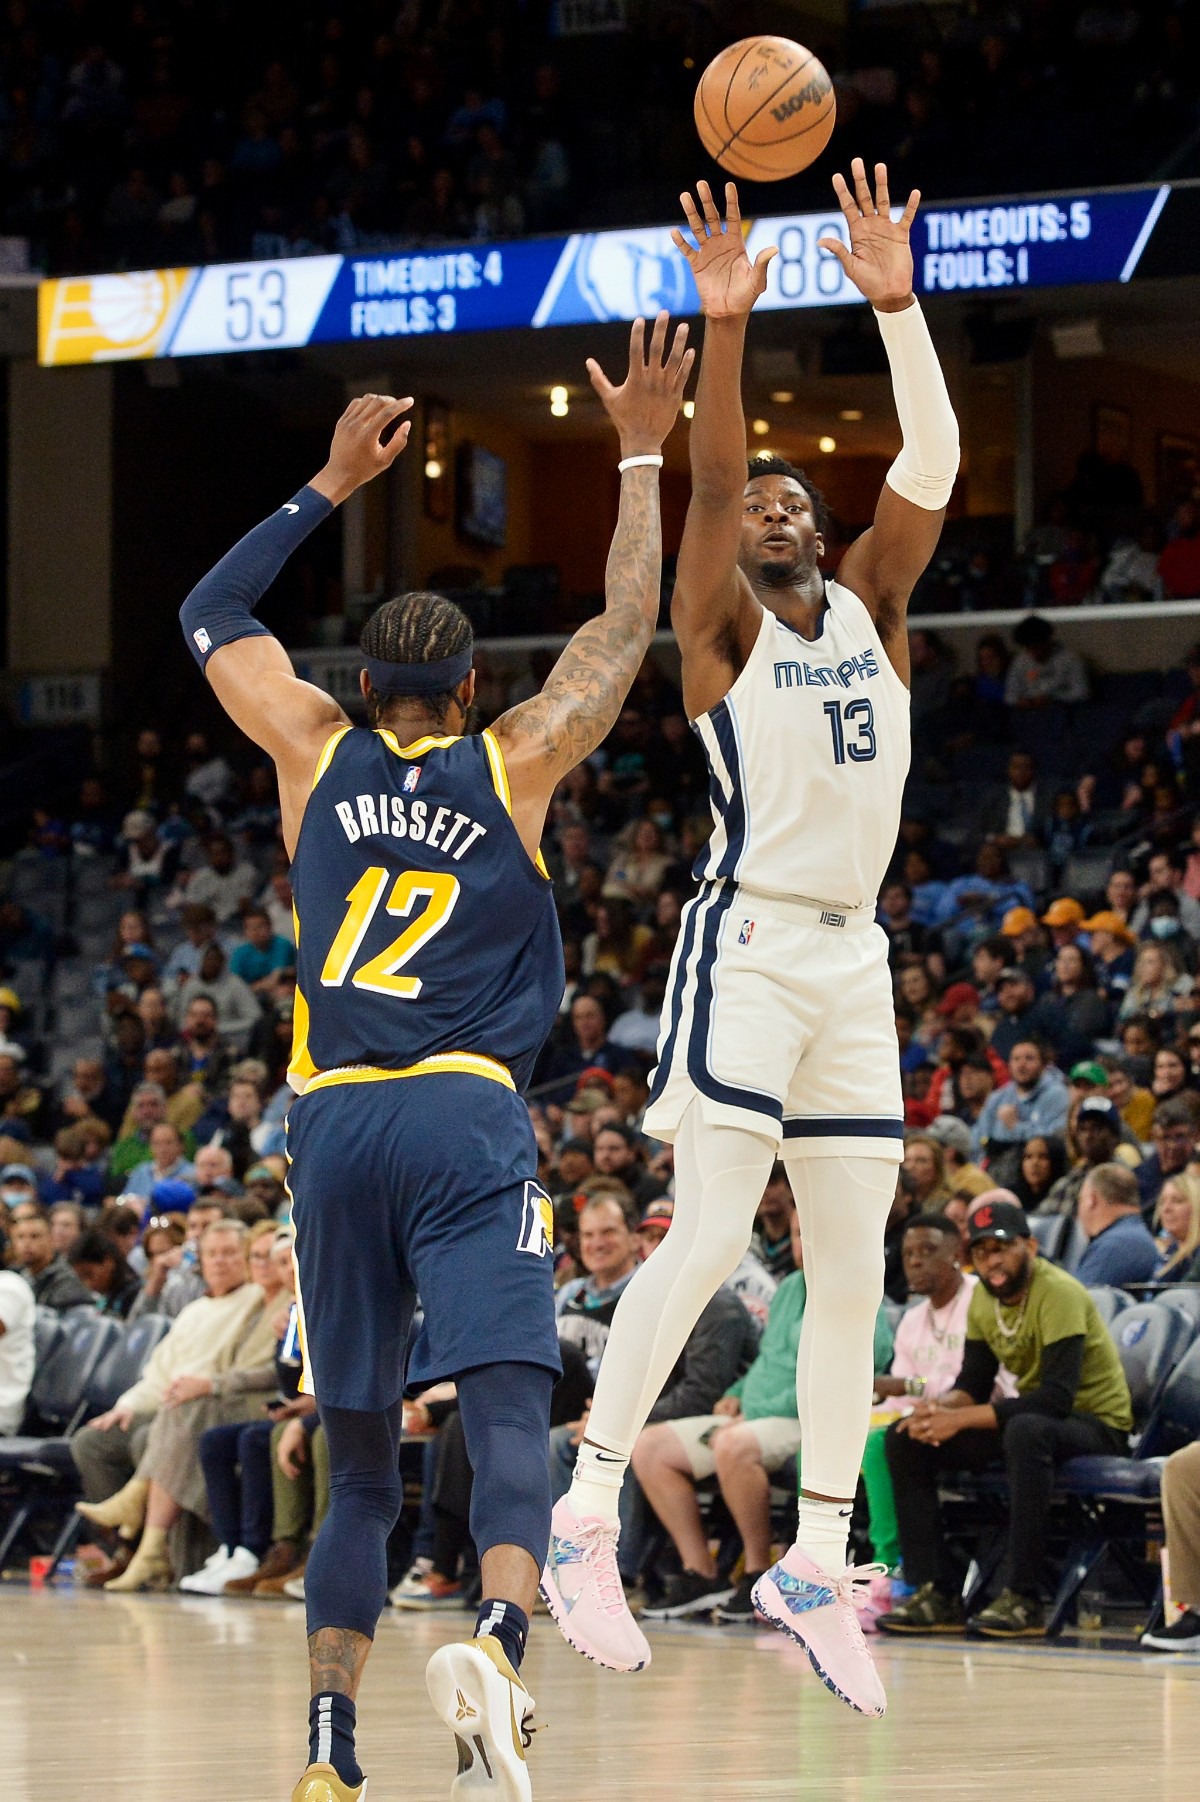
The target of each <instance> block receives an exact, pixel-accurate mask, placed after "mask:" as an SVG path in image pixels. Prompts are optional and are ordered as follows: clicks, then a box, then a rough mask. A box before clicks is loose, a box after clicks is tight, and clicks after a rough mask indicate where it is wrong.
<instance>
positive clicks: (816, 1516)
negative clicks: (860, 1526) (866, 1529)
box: [796, 1495, 851, 1571]
mask: <svg viewBox="0 0 1200 1802" xmlns="http://www.w3.org/2000/svg"><path fill="white" fill-rule="evenodd" d="M850 1510H851V1504H850V1503H849V1502H817V1501H813V1500H812V1498H811V1497H809V1496H807V1495H802V1496H801V1497H800V1506H799V1509H798V1510H797V1522H796V1544H797V1545H798V1546H799V1547H800V1550H801V1551H802V1552H803V1553H804V1554H805V1556H806V1557H808V1558H811V1559H812V1561H813V1563H814V1564H819V1565H820V1566H821V1569H822V1570H827V1571H841V1570H845V1568H846V1564H847V1560H848V1553H849V1549H850Z"/></svg>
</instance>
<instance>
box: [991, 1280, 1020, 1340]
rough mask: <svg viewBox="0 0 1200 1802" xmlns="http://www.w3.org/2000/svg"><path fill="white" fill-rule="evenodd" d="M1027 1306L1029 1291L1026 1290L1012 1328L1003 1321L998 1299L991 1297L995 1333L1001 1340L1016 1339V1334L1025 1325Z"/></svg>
mask: <svg viewBox="0 0 1200 1802" xmlns="http://www.w3.org/2000/svg"><path fill="white" fill-rule="evenodd" d="M1028 1306H1029V1291H1028V1289H1026V1291H1025V1295H1024V1299H1023V1300H1022V1302H1021V1312H1020V1313H1019V1314H1018V1315H1017V1318H1016V1321H1015V1323H1014V1324H1013V1325H1012V1326H1009V1324H1008V1322H1007V1321H1006V1320H1005V1319H1004V1317H1003V1316H1002V1314H1001V1312H1000V1303H999V1301H998V1299H997V1298H996V1296H994V1295H993V1297H992V1309H993V1311H994V1313H995V1316H996V1331H997V1332H998V1333H999V1334H1000V1335H1001V1337H1002V1338H1005V1339H1015V1338H1016V1337H1017V1335H1018V1333H1019V1332H1020V1331H1021V1328H1022V1326H1023V1325H1024V1324H1025V1310H1026V1308H1027V1307H1028Z"/></svg>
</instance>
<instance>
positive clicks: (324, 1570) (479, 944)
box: [180, 313, 694, 1802]
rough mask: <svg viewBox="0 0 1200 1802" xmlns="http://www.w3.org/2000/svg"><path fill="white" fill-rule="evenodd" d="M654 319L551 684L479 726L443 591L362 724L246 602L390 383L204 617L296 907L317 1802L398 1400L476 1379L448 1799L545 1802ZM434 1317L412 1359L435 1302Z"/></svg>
mask: <svg viewBox="0 0 1200 1802" xmlns="http://www.w3.org/2000/svg"><path fill="white" fill-rule="evenodd" d="M686 344H687V327H686V326H680V327H679V328H678V330H677V331H676V333H675V336H674V339H673V342H672V344H671V346H670V348H669V349H668V347H667V316H666V314H665V313H662V314H660V315H659V317H658V319H657V321H656V322H655V326H654V331H653V336H652V338H651V341H650V345H649V350H648V352H647V349H646V345H645V326H644V322H643V321H642V320H640V319H639V320H637V321H636V322H635V324H634V327H633V334H632V340H631V345H630V357H629V371H628V374H627V376H626V378H625V380H624V382H623V383H622V384H621V386H620V387H616V386H614V385H613V384H612V383H610V382H609V381H608V379H607V378H606V376H605V375H604V373H603V371H602V370H601V369H600V367H599V366H598V365H597V364H596V363H594V362H590V363H589V365H588V367H589V371H590V373H591V377H592V382H593V385H594V386H595V388H596V391H597V393H598V394H599V395H600V398H601V400H602V401H603V403H604V406H605V409H606V411H607V412H608V414H609V417H610V418H611V420H612V422H613V424H614V426H615V427H616V429H617V432H618V435H619V438H620V444H621V461H620V465H619V467H620V469H621V503H620V513H619V517H618V521H617V528H616V534H615V536H614V538H613V542H612V548H611V551H610V553H609V559H608V567H607V571H606V577H605V608H604V611H603V613H602V614H601V615H600V616H599V617H598V618H596V619H593V620H590V621H589V622H588V623H587V624H586V625H584V626H582V627H581V628H580V630H579V631H578V632H577V633H576V634H575V636H574V638H573V639H572V640H571V642H570V643H569V644H568V646H567V648H566V650H565V651H564V652H563V654H562V656H561V657H560V659H559V661H558V663H557V664H556V666H555V668H554V669H553V670H552V671H551V674H550V676H549V678H548V680H547V682H546V685H545V687H544V688H543V690H542V692H541V693H540V694H538V695H534V696H533V697H532V698H531V699H530V700H528V701H525V702H523V703H522V704H521V705H520V706H518V707H515V708H513V709H512V710H511V711H510V712H509V713H506V714H505V715H504V716H503V717H502V718H501V719H499V720H497V721H496V723H495V725H494V726H493V727H492V729H491V730H490V731H485V732H484V733H483V734H482V735H480V736H478V737H467V736H463V735H464V734H465V733H466V729H467V721H468V715H469V713H470V710H471V706H472V701H473V698H474V693H475V675H474V670H473V668H472V662H473V658H472V646H471V627H470V623H469V621H468V620H467V618H466V615H465V614H464V613H463V612H462V611H461V609H460V608H458V607H456V606H455V605H454V604H453V603H452V602H451V601H449V600H447V599H446V598H445V597H444V596H442V595H437V594H428V593H415V594H404V595H400V596H399V597H398V598H397V599H395V600H390V601H386V602H385V603H384V604H383V606H381V607H379V608H377V609H376V611H375V612H374V613H373V614H372V615H371V617H370V619H369V620H368V621H367V624H366V627H365V628H364V631H363V636H362V649H363V665H364V667H363V670H362V674H361V678H360V683H361V688H362V694H363V697H364V700H365V703H366V709H367V719H368V726H367V727H366V728H363V727H355V726H352V725H351V723H350V721H349V719H348V718H347V716H346V714H345V713H344V712H343V711H342V709H341V707H340V706H339V705H338V703H337V702H336V701H334V700H333V699H332V698H331V697H330V696H329V695H327V694H324V693H322V692H321V690H320V689H318V688H316V687H313V686H311V685H310V684H309V683H306V682H302V681H300V680H299V679H298V678H297V676H296V674H295V672H294V671H293V669H292V666H291V662H290V660H289V658H288V655H287V653H286V651H285V650H284V649H283V647H282V646H281V645H280V644H279V642H278V641H277V640H276V639H275V638H273V637H272V636H271V634H270V633H269V632H268V631H267V629H266V627H265V626H263V625H262V624H260V622H259V621H258V620H256V619H255V617H254V607H255V605H256V604H257V602H258V601H259V600H260V599H261V597H262V595H263V594H264V593H265V592H266V590H267V588H268V587H269V585H270V583H271V582H272V581H273V580H274V578H275V576H276V575H277V574H278V572H279V570H280V568H281V567H282V565H283V563H284V562H285V560H286V558H287V557H288V556H289V555H290V553H291V552H292V551H293V550H295V548H296V547H297V545H299V544H300V543H301V542H302V540H303V539H304V538H306V537H307V535H308V534H309V532H311V531H312V530H313V529H314V527H316V526H318V525H319V524H320V523H321V522H322V521H323V520H324V519H326V518H327V517H328V516H329V514H330V513H331V512H332V511H333V509H334V507H336V506H338V505H339V504H340V503H341V502H342V501H344V500H346V499H347V498H348V497H349V496H350V495H351V494H352V493H353V492H354V491H355V489H357V488H359V487H361V486H362V484H363V483H365V482H368V481H370V480H371V479H372V477H374V476H376V475H377V474H379V473H380V471H382V470H385V469H387V468H388V467H389V466H390V465H391V463H392V462H393V461H394V460H395V458H396V457H397V456H398V455H399V454H400V452H401V450H402V449H403V448H404V444H405V441H406V439H407V437H408V431H409V424H408V421H407V420H404V418H403V416H404V414H405V413H406V412H407V411H408V410H409V409H410V408H411V406H412V401H411V400H400V401H397V400H393V399H392V398H391V397H389V396H387V395H378V394H367V395H364V396H362V397H361V398H360V399H358V400H355V401H352V402H351V404H350V406H349V407H348V408H347V409H346V412H345V413H344V414H343V416H342V418H341V419H340V420H339V422H338V426H337V430H336V431H335V433H334V438H333V447H332V450H331V452H330V456H329V461H328V463H327V464H326V466H325V468H324V469H323V470H321V471H320V473H319V474H318V475H317V476H315V477H314V478H313V480H312V481H311V482H310V483H309V484H308V485H307V486H306V487H304V488H302V489H301V490H300V492H299V493H298V494H296V495H294V496H293V497H292V499H291V500H290V501H288V502H286V503H285V505H284V506H283V507H281V508H280V509H279V510H278V511H277V512H276V513H274V514H273V515H272V516H271V517H270V518H269V519H267V520H265V521H264V522H263V523H262V524H261V525H260V526H258V527H256V528H255V530H254V531H253V532H251V533H249V534H248V536H247V537H246V538H244V539H243V540H242V541H241V543H240V544H238V545H236V546H235V547H234V549H233V550H232V551H230V553H229V554H228V556H226V557H225V558H223V559H222V561H221V562H220V563H219V564H218V565H217V566H216V568H215V569H214V570H212V571H211V572H210V573H209V574H208V575H207V576H206V577H205V578H204V580H203V581H202V582H200V583H199V584H198V586H197V587H196V588H195V589H194V590H193V591H192V593H191V594H190V595H189V596H188V598H187V600H186V601H185V602H184V604H183V607H182V609H181V613H180V618H181V622H182V625H183V630H184V636H185V638H186V640H187V644H188V648H189V650H191V651H192V652H193V654H194V655H195V656H196V658H197V661H198V662H199V664H200V666H201V668H202V669H203V670H204V672H205V674H206V675H207V677H208V680H209V682H210V683H211V685H212V688H213V691H214V693H215V694H216V696H217V699H218V700H219V701H220V702H221V704H222V706H223V707H224V708H225V711H226V712H227V713H228V714H229V716H230V718H231V719H233V720H234V721H235V722H236V724H237V725H239V726H240V727H241V728H242V730H243V731H244V732H245V733H246V734H247V735H248V737H250V738H251V739H253V740H254V742H255V744H257V745H261V746H262V748H263V750H264V751H266V752H267V753H268V754H269V755H270V756H271V757H272V758H273V760H274V762H275V767H276V770H277V772H278V777H279V795H280V805H281V808H282V814H283V835H284V841H285V843H286V845H287V849H288V853H289V855H290V856H291V858H292V885H293V888H294V891H295V896H296V909H297V919H298V927H297V954H298V955H297V988H296V1014H295V1040H294V1045H293V1051H292V1060H291V1065H290V1068H289V1072H288V1076H289V1081H290V1082H291V1083H292V1086H293V1087H294V1088H295V1089H296V1090H297V1091H298V1096H297V1099H296V1101H295V1102H294V1103H293V1105H292V1109H291V1112H290V1114H289V1118H288V1133H289V1152H290V1156H291V1160H292V1167H291V1193H292V1197H293V1218H294V1221H295V1226H296V1258H297V1270H298V1277H299V1283H298V1289H297V1300H298V1302H299V1306H300V1320H301V1326H302V1336H303V1343H304V1356H305V1369H306V1385H307V1386H308V1387H310V1388H311V1389H312V1390H313V1391H314V1392H315V1394H316V1397H317V1405H318V1408H319V1411H320V1416H321V1423H322V1426H323V1427H324V1429H325V1436H326V1440H327V1443H328V1449H329V1465H330V1479H329V1511H328V1513H327V1515H326V1517H325V1520H324V1523H323V1525H322V1527H321V1531H320V1533H319V1534H318V1535H317V1538H316V1541H315V1543H314V1545H313V1549H312V1553H311V1556H310V1558H309V1562H308V1567H307V1570H306V1573H305V1584H304V1586H305V1603H306V1607H307V1613H308V1651H309V1664H310V1668H311V1679H312V1704H311V1709H310V1715H309V1757H308V1768H307V1769H306V1771H305V1773H304V1775H303V1776H302V1777H301V1779H300V1781H299V1783H298V1784H297V1786H296V1789H295V1792H294V1795H293V1802H359V1799H360V1798H361V1797H362V1796H363V1794H364V1792H365V1790H366V1779H365V1778H364V1777H363V1775H362V1771H361V1769H360V1767H359V1764H358V1759H357V1755H356V1752H355V1724H356V1720H355V1700H354V1699H355V1696H356V1695H357V1692H358V1686H359V1681H360V1679H361V1677H362V1672H363V1666H364V1665H365V1663H366V1659H367V1655H368V1653H369V1652H370V1649H371V1642H372V1639H373V1637H374V1633H375V1628H376V1625H377V1623H378V1620H379V1616H380V1614H381V1612H382V1610H383V1605H384V1601H385V1598H386V1591H387V1559H386V1554H385V1548H386V1544H387V1538H388V1535H389V1533H390V1532H391V1530H392V1527H393V1526H394V1525H395V1522H396V1519H397V1516H398V1514H399V1512H400V1504H401V1500H402V1495H403V1491H402V1486H401V1481H400V1474H399V1468H398V1463H399V1459H398V1454H399V1446H400V1431H401V1397H402V1393H403V1390H404V1388H405V1384H406V1381H407V1382H408V1383H412V1384H415V1385H417V1386H419V1387H425V1386H428V1385H429V1384H431V1383H434V1382H436V1381H438V1380H440V1379H442V1378H454V1379H455V1380H456V1381H457V1384H458V1401H459V1407H460V1409H461V1412H462V1421H463V1427H464V1430H465V1433H466V1441H467V1451H468V1454H469V1456H470V1460H471V1464H472V1467H473V1469H474V1472H475V1483H474V1490H473V1494H472V1500H471V1535H472V1538H473V1539H474V1541H475V1544H476V1547H477V1549H478V1552H479V1557H480V1564H481V1568H482V1575H483V1594H484V1600H483V1602H482V1604H481V1607H480V1609H479V1613H478V1616H477V1619H476V1625H475V1634H474V1637H473V1638H472V1639H471V1640H470V1641H469V1642H466V1643H463V1644H457V1645H449V1646H443V1647H441V1648H439V1650H437V1651H436V1652H435V1653H434V1654H433V1657H432V1658H431V1659H430V1661H429V1667H428V1673H427V1683H428V1688H429V1692H430V1696H431V1698H432V1700H433V1702H434V1705H435V1707H436V1708H437V1710H438V1712H439V1714H440V1715H441V1717H442V1719H443V1720H444V1721H445V1723H446V1725H447V1726H448V1727H449V1728H450V1730H451V1732H452V1733H453V1734H454V1735H455V1738H456V1741H457V1744H458V1761H459V1762H458V1775H457V1776H456V1777H455V1779H454V1782H453V1786H452V1792H451V1793H452V1795H454V1796H455V1797H462V1798H465V1797H467V1796H478V1797H483V1796H488V1797H494V1798H495V1799H496V1802H529V1797H530V1793H531V1792H530V1783H529V1775H528V1771H527V1768H526V1763H525V1746H526V1745H528V1743H529V1733H530V1728H531V1718H532V1713H533V1701H532V1698H531V1697H530V1695H529V1693H528V1691H527V1690H526V1688H525V1686H524V1684H523V1683H522V1681H521V1676H520V1669H521V1660H522V1655H523V1653H524V1649H525V1638H526V1634H527V1632H528V1629H529V1614H530V1613H531V1611H532V1608H533V1604H534V1600H535V1598H536V1595H537V1581H538V1573H539V1571H540V1570H541V1568H542V1564H543V1561H544V1559H545V1557H546V1547H547V1541H548V1538H549V1533H550V1476H549V1468H548V1464H547V1446H548V1444H549V1431H550V1392H551V1389H552V1387H553V1384H554V1380H555V1377H556V1376H557V1375H558V1373H559V1371H560V1369H561V1366H560V1362H559V1354H558V1336H557V1332H556V1327H555V1318H554V1286H553V1264H552V1257H551V1252H552V1241H553V1210H552V1207H551V1203H550V1199H549V1197H548V1196H547V1195H546V1194H545V1192H544V1191H543V1190H542V1189H541V1188H540V1187H539V1186H538V1183H537V1180H536V1178H537V1146H536V1144H535V1142H534V1137H533V1129H532V1127H531V1125H530V1122H529V1114H528V1110H527V1108H526V1107H525V1104H524V1102H523V1101H522V1100H521V1098H520V1094H519V1090H520V1089H521V1088H522V1087H523V1086H524V1085H525V1084H526V1083H527V1082H528V1080H529V1077H530V1075H531V1074H532V1070H533V1066H534V1062H535V1060H536V1057H537V1054H538V1052H539V1051H540V1049H541V1047H542V1045H543V1044H544V1042H545V1040H546V1037H547V1035H548V1033H549V1031H550V1028H551V1026H552V1025H553V1023H554V1020H555V1018H556V1016H557V1013H558V1008H559V1004H560V1002H561V1000H562V993H563V985H564V980H565V979H564V973H563V957H562V942H561V939H560V937H559V930H558V921H557V918H556V915H555V910H554V901H553V896H552V892H551V886H550V882H549V879H548V877H547V876H546V873H545V869H544V866H543V865H542V862H541V855H540V852H539V848H538V847H539V845H540V842H541V837H542V831H543V828H544V825H545V819H546V811H547V809H548V807H549V805H550V799H551V796H552V794H553V792H554V789H555V787H556V785H557V784H558V782H560V781H561V779H562V778H563V777H564V776H565V775H566V774H567V772H568V771H569V770H572V769H574V767H575V765H576V764H578V763H580V762H582V761H583V759H584V758H585V757H588V756H590V755H591V753H592V752H593V751H594V750H595V749H596V747H597V746H598V745H599V744H600V743H601V742H602V740H603V739H604V738H605V737H607V735H608V733H609V731H610V730H611V728H612V726H613V724H614V723H615V721H616V718H617V715H618V713H619V712H620V709H621V707H622V705H623V703H624V701H625V697H626V695H627V694H628V693H629V690H630V687H631V686H632V683H633V679H634V677H635V676H636V674H637V672H638V669H639V668H640V666H641V663H642V659H643V658H644V656H645V654H646V651H647V650H648V648H649V645H650V641H651V638H652V637H653V634H654V630H655V626H656V624H657V619H658V606H659V583H660V580H661V565H662V552H661V534H660V524H659V500H658V470H659V468H660V467H661V465H662V460H663V459H662V444H663V441H664V440H665V438H666V437H667V434H668V433H669V432H670V430H671V427H672V426H673V425H674V423H675V420H676V418H677V417H678V414H679V407H680V402H681V399H682V395H683V389H684V384H685V383H686V381H687V377H688V373H689V371H690V369H691V364H692V358H693V354H694V353H693V352H692V351H690V350H688V349H687V348H686ZM418 1293H419V1294H420V1297H421V1301H422V1303H423V1307H424V1318H423V1323H422V1326H421V1330H420V1332H419V1333H418V1334H417V1336H416V1340H415V1343H414V1345H413V1347H412V1349H411V1350H407V1341H408V1332H409V1326H410V1324H411V1322H412V1319H413V1312H414V1304H415V1301H416V1297H417V1294H418Z"/></svg>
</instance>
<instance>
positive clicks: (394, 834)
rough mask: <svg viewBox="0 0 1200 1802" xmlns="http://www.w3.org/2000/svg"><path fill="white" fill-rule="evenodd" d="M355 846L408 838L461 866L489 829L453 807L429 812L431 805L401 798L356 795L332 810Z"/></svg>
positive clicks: (399, 796) (400, 796)
mask: <svg viewBox="0 0 1200 1802" xmlns="http://www.w3.org/2000/svg"><path fill="white" fill-rule="evenodd" d="M333 811H334V812H335V813H336V814H337V817H338V819H339V820H340V821H341V823H342V830H343V832H344V833H345V834H346V837H347V838H348V839H349V841H350V843H351V844H352V845H355V844H357V843H358V841H359V839H360V838H406V839H409V840H411V842H412V843H413V844H425V845H428V846H429V848H430V850H431V851H441V852H442V853H443V854H444V855H445V856H447V857H449V859H450V861H451V863H461V862H462V860H463V858H464V857H465V856H466V854H467V852H468V851H469V850H470V849H471V847H472V845H474V844H476V843H477V842H478V840H479V839H481V838H486V837H487V827H486V826H481V825H480V824H479V822H478V820H473V819H472V818H471V816H470V814H466V813H460V812H459V811H458V809H457V808H454V807H434V808H432V809H431V808H430V806H429V804H428V802H425V801H414V800H411V799H409V800H407V801H406V800H405V799H404V797H403V796H402V795H388V794H380V795H355V797H354V799H353V801H339V802H338V803H337V805H336V806H335V807H334V810H333Z"/></svg>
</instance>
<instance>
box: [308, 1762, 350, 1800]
mask: <svg viewBox="0 0 1200 1802" xmlns="http://www.w3.org/2000/svg"><path fill="white" fill-rule="evenodd" d="M366 1794H367V1780H366V1778H365V1777H364V1778H363V1780H362V1782H361V1783H360V1784H359V1786H358V1788H357V1789H351V1788H350V1786H349V1784H347V1783H343V1782H342V1780H341V1778H340V1777H339V1776H338V1774H337V1772H336V1771H335V1770H334V1768H333V1766H332V1765H331V1764H310V1765H309V1767H308V1769H307V1771H305V1773H304V1775H303V1777H301V1779H300V1781H299V1783H298V1784H297V1785H296V1787H295V1789H294V1790H293V1791H292V1802H366Z"/></svg>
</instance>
